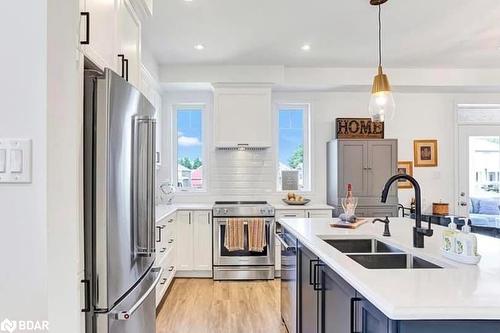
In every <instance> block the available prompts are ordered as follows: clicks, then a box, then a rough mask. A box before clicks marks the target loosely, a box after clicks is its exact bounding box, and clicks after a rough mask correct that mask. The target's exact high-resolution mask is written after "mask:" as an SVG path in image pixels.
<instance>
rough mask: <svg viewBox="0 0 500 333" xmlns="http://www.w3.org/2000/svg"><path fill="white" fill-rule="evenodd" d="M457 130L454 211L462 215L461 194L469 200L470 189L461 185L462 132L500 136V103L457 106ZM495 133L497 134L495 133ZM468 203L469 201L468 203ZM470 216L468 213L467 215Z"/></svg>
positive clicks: (455, 132) (455, 114)
mask: <svg viewBox="0 0 500 333" xmlns="http://www.w3.org/2000/svg"><path fill="white" fill-rule="evenodd" d="M454 119H455V128H454V136H455V147H454V155H455V168H454V173H455V186H454V187H455V190H454V195H455V197H454V205H453V207H454V211H455V215H460V212H461V207H462V206H461V205H460V201H461V200H460V199H461V196H460V193H461V192H464V190H465V191H466V192H465V199H466V200H468V199H469V193H468V191H469V189H468V185H467V188H466V189H462V188H461V184H460V177H461V175H460V163H461V162H462V155H461V153H460V139H461V132H462V130H467V129H469V130H471V131H472V130H473V129H475V128H476V129H481V128H483V129H485V133H484V135H485V136H489V135H494V134H492V133H495V134H496V133H497V132H496V131H497V129H498V135H499V136H500V103H499V104H459V103H457V104H455V113H454ZM493 131H495V132H493ZM468 154H469V150H468V144H467V148H466V155H467V156H466V159H465V161H468ZM466 177H467V179H466V180H465V183H466V184H468V183H469V179H468V178H469V176H468V174H467V176H466ZM467 203H468V201H467ZM467 216H468V213H467Z"/></svg>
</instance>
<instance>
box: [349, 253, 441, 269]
mask: <svg viewBox="0 0 500 333" xmlns="http://www.w3.org/2000/svg"><path fill="white" fill-rule="evenodd" d="M347 256H348V257H349V258H351V259H352V260H354V261H355V262H357V263H358V264H360V265H361V266H363V267H365V268H368V269H439V268H443V267H441V266H438V265H436V264H433V263H431V262H429V261H427V260H424V259H422V258H419V257H416V256H413V255H411V254H408V253H390V254H348V255H347Z"/></svg>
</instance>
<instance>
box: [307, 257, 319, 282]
mask: <svg viewBox="0 0 500 333" xmlns="http://www.w3.org/2000/svg"><path fill="white" fill-rule="evenodd" d="M318 262H319V260H318V259H311V260H309V285H310V286H314V282H313V281H316V275H314V276H313V273H314V274H315V273H316V272H314V268H313V263H318ZM313 278H314V280H313Z"/></svg>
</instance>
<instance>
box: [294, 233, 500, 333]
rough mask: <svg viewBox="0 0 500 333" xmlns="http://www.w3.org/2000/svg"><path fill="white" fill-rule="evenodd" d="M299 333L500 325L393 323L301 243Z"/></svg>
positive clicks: (446, 331)
mask: <svg viewBox="0 0 500 333" xmlns="http://www.w3.org/2000/svg"><path fill="white" fill-rule="evenodd" d="M298 260H299V266H298V267H299V271H298V276H299V282H298V283H299V285H298V295H299V301H298V306H297V310H298V321H299V327H300V329H299V330H298V333H470V332H474V333H498V332H500V321H487V320H477V321H474V320H392V319H390V318H388V317H387V316H386V315H385V314H384V313H382V312H381V311H380V310H379V309H378V308H377V307H375V306H374V305H373V304H372V303H370V302H369V301H368V300H367V299H366V298H365V297H363V295H362V294H361V293H359V292H358V291H357V290H356V289H354V288H353V287H352V286H351V285H350V284H349V283H347V282H346V281H345V280H344V279H343V278H342V277H341V276H340V275H338V274H337V273H336V272H335V271H333V270H332V269H331V268H329V267H328V266H327V265H326V264H324V263H323V262H321V260H319V259H318V257H317V256H316V255H315V254H314V253H313V252H312V251H311V250H309V249H308V248H306V247H305V246H303V245H302V244H300V243H299V250H298Z"/></svg>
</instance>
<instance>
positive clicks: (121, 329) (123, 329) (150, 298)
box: [95, 268, 163, 333]
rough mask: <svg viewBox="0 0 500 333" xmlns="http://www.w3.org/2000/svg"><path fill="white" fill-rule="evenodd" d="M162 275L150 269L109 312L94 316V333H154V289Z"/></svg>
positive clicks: (158, 269)
mask: <svg viewBox="0 0 500 333" xmlns="http://www.w3.org/2000/svg"><path fill="white" fill-rule="evenodd" d="M162 273H163V270H162V269H161V268H152V269H151V270H150V271H149V272H148V273H147V274H146V275H145V276H144V278H143V279H142V280H141V282H139V284H138V285H137V286H136V287H135V288H134V289H132V291H131V292H130V293H129V294H128V295H127V296H126V297H125V298H124V299H123V300H122V301H121V302H120V303H118V304H117V305H116V306H115V307H114V308H113V309H112V310H111V311H109V312H107V313H102V314H101V313H99V314H96V321H95V322H96V325H97V329H96V333H138V332H140V333H155V332H156V293H155V289H156V285H157V284H158V281H159V280H160V278H161V275H162Z"/></svg>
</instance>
